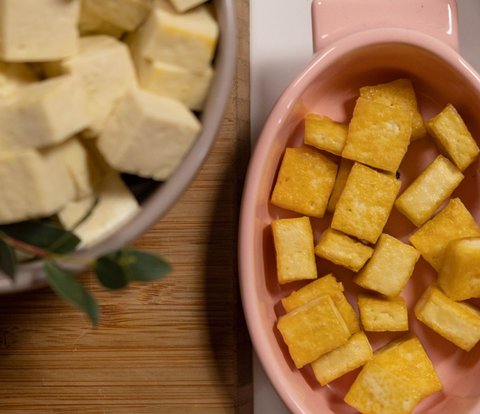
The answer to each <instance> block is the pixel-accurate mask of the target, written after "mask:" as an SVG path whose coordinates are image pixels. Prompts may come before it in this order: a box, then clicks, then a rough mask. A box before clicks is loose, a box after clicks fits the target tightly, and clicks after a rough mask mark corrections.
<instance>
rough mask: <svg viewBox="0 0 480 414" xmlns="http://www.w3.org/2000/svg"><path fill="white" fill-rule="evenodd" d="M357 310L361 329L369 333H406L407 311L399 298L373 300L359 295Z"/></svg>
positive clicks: (403, 302) (402, 300)
mask: <svg viewBox="0 0 480 414" xmlns="http://www.w3.org/2000/svg"><path fill="white" fill-rule="evenodd" d="M358 310H359V311H360V319H361V321H362V325H363V328H364V329H365V330H366V331H369V332H387V331H389V332H399V331H408V311H407V305H406V303H405V300H404V299H403V298H402V297H401V296H397V297H395V298H375V297H373V296H367V295H360V296H359V297H358Z"/></svg>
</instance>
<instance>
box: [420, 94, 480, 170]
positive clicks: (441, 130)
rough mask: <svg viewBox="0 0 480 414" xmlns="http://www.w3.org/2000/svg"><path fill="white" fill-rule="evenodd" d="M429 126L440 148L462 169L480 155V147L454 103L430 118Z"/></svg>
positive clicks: (429, 130)
mask: <svg viewBox="0 0 480 414" xmlns="http://www.w3.org/2000/svg"><path fill="white" fill-rule="evenodd" d="M427 128H428V132H429V133H430V135H432V137H433V138H434V139H435V142H436V144H437V145H438V147H439V148H440V150H441V151H442V152H443V153H444V154H445V155H446V156H447V157H448V158H450V159H451V160H452V161H453V163H454V164H455V165H456V166H457V167H458V168H459V169H460V170H461V171H463V170H465V169H466V168H467V167H468V166H469V165H470V164H471V163H472V162H473V161H475V159H476V158H477V157H478V154H479V152H480V149H479V148H478V145H477V143H476V142H475V140H474V139H473V137H472V134H470V131H469V130H468V128H467V126H466V125H465V122H463V119H462V117H461V116H460V115H459V113H458V112H457V110H456V109H455V108H454V107H453V105H451V104H449V105H447V106H446V107H445V109H444V110H443V111H442V112H440V113H439V114H438V115H437V116H435V117H433V118H432V119H430V120H429V121H428V123H427Z"/></svg>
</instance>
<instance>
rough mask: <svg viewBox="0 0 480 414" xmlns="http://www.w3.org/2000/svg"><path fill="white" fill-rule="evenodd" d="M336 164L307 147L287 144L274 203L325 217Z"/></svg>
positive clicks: (301, 212)
mask: <svg viewBox="0 0 480 414" xmlns="http://www.w3.org/2000/svg"><path fill="white" fill-rule="evenodd" d="M336 175H337V164H335V163H334V162H333V161H332V160H330V159H329V158H327V157H325V156H324V155H322V154H320V152H318V151H317V150H315V149H313V148H308V147H301V148H287V149H286V151H285V155H284V157H283V161H282V165H281V166H280V171H279V173H278V178H277V182H276V184H275V188H274V189H273V194H272V200H271V201H272V204H274V205H276V206H278V207H281V208H285V209H287V210H292V211H295V212H297V213H300V214H304V215H306V216H311V217H323V215H324V214H325V210H326V208H327V204H328V199H329V198H330V194H331V192H332V189H333V185H334V184H335V177H336Z"/></svg>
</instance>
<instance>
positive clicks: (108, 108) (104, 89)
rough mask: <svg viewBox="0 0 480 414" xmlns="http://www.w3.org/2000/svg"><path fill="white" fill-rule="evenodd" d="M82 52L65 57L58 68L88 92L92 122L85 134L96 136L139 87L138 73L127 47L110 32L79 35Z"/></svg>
mask: <svg viewBox="0 0 480 414" xmlns="http://www.w3.org/2000/svg"><path fill="white" fill-rule="evenodd" d="M79 44H80V50H79V54H78V55H77V56H75V57H73V58H71V59H67V60H64V61H62V62H61V63H60V64H59V65H60V67H59V68H58V70H57V72H60V73H70V74H73V75H75V76H77V77H78V79H79V80H80V84H81V85H82V87H83V88H84V90H85V93H86V96H87V110H88V113H89V116H90V118H91V124H90V127H89V128H88V131H85V135H86V136H89V137H94V136H97V135H98V134H99V132H100V131H101V130H102V128H103V125H104V123H105V120H106V119H107V117H108V116H109V115H110V113H111V112H112V110H113V108H114V106H115V104H116V103H117V102H118V100H119V99H120V98H121V97H122V96H123V95H125V93H126V92H127V90H128V89H130V88H135V87H137V77H136V74H135V68H134V66H133V62H132V58H131V56H130V51H129V50H128V47H127V46H126V45H125V44H124V43H122V42H120V41H119V40H116V39H114V38H112V37H110V36H105V35H98V36H87V37H83V38H81V39H80V43H79Z"/></svg>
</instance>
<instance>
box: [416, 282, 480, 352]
mask: <svg viewBox="0 0 480 414" xmlns="http://www.w3.org/2000/svg"><path fill="white" fill-rule="evenodd" d="M415 315H416V317H417V319H418V320H419V321H421V322H423V323H424V324H425V325H427V326H428V327H429V328H431V329H433V330H434V331H435V332H436V333H438V334H439V335H441V336H443V337H444V338H445V339H447V340H449V341H450V342H453V343H454V344H455V345H457V346H458V347H459V348H462V349H463V350H465V351H470V350H471V349H472V348H473V347H474V346H475V345H476V343H477V342H478V341H479V340H480V312H479V311H478V310H477V309H475V308H474V307H473V306H470V305H468V304H467V303H461V302H455V301H454V300H452V299H450V298H449V297H448V296H447V295H445V294H444V293H443V292H442V291H441V290H440V289H439V288H438V287H437V286H435V285H431V286H429V287H428V289H427V290H426V291H425V292H424V293H423V295H422V297H421V298H420V299H419V301H418V302H417V304H416V305H415Z"/></svg>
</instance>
